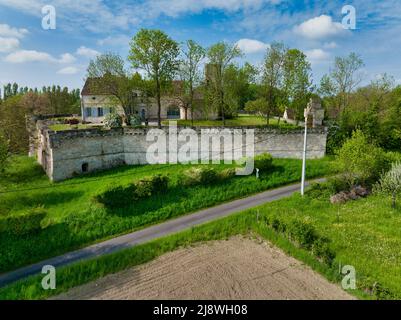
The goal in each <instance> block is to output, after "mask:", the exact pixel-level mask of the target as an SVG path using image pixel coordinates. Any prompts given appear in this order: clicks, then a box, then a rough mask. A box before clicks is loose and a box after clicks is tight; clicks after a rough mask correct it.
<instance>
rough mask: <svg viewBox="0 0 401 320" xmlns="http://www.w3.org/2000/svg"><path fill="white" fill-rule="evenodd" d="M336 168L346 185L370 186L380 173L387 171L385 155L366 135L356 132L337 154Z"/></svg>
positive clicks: (387, 163) (387, 164)
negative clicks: (341, 174)
mask: <svg viewBox="0 0 401 320" xmlns="http://www.w3.org/2000/svg"><path fill="white" fill-rule="evenodd" d="M336 166H337V168H338V169H339V170H340V172H342V173H343V176H344V179H345V180H346V182H347V184H348V185H349V186H350V187H352V186H354V185H356V184H358V183H360V184H363V185H371V184H373V183H374V182H375V181H377V179H378V178H379V176H380V174H381V173H382V171H383V170H384V171H385V170H386V169H388V166H389V162H388V159H387V158H386V153H385V152H384V151H383V150H382V149H381V148H379V147H377V146H375V145H374V144H372V143H371V142H370V141H368V138H367V137H366V135H365V134H364V133H363V132H362V131H360V130H356V131H355V132H354V133H353V134H352V137H351V138H350V139H348V140H347V141H346V142H345V143H344V144H343V146H342V147H341V149H340V150H339V151H338V153H337V158H336Z"/></svg>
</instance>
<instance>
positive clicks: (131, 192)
mask: <svg viewBox="0 0 401 320" xmlns="http://www.w3.org/2000/svg"><path fill="white" fill-rule="evenodd" d="M168 181H169V179H168V177H167V176H163V175H155V176H152V177H148V178H144V179H141V180H139V181H136V182H133V183H131V184H129V185H127V186H111V187H109V188H108V189H107V190H106V191H104V192H103V193H101V194H99V195H97V196H96V197H95V200H96V201H97V202H99V203H102V204H104V205H105V206H106V207H115V208H124V207H127V206H129V205H131V204H132V203H133V202H134V201H137V200H140V199H143V198H148V197H150V196H151V195H153V194H155V193H160V192H162V191H165V190H166V189H167V188H168Z"/></svg>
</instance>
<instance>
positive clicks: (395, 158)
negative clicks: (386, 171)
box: [386, 151, 401, 164]
mask: <svg viewBox="0 0 401 320" xmlns="http://www.w3.org/2000/svg"><path fill="white" fill-rule="evenodd" d="M386 158H387V161H388V162H389V163H390V164H391V163H394V162H401V153H400V152H394V151H389V152H387V153H386Z"/></svg>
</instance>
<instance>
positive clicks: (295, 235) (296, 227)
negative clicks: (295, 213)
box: [288, 220, 317, 249]
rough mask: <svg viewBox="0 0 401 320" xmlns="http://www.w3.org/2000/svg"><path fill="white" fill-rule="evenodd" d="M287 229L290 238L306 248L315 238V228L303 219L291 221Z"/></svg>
mask: <svg viewBox="0 0 401 320" xmlns="http://www.w3.org/2000/svg"><path fill="white" fill-rule="evenodd" d="M288 231H289V234H290V237H291V239H292V240H294V241H296V242H297V243H298V244H300V245H301V246H302V247H305V248H307V249H310V248H311V247H312V245H313V243H314V242H315V241H316V240H317V235H316V231H315V228H314V227H313V226H312V225H311V224H309V223H306V222H303V221H299V220H294V221H292V222H291V223H290V225H289V226H288Z"/></svg>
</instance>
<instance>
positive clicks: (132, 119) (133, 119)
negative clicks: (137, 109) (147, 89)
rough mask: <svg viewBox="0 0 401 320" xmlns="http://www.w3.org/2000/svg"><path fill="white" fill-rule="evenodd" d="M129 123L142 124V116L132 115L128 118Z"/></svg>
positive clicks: (133, 124) (134, 125)
mask: <svg viewBox="0 0 401 320" xmlns="http://www.w3.org/2000/svg"><path fill="white" fill-rule="evenodd" d="M128 123H129V125H130V126H131V127H137V126H140V125H141V124H142V120H141V117H140V116H138V115H131V116H129V118H128Z"/></svg>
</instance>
